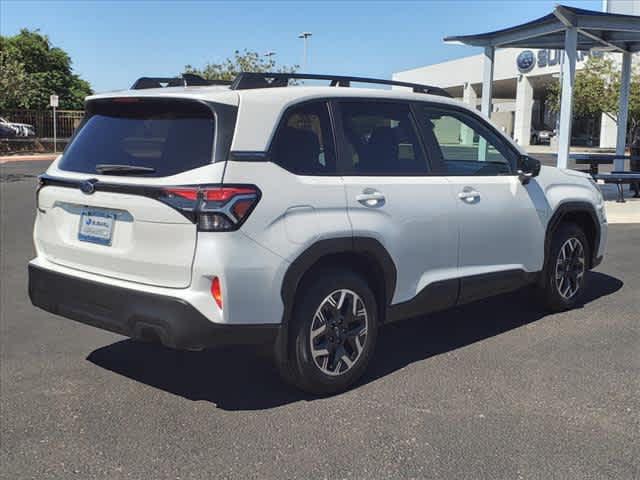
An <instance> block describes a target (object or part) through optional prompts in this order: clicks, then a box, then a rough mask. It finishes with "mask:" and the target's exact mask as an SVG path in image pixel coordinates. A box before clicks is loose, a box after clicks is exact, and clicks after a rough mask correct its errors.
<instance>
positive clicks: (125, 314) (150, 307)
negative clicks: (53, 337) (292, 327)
mask: <svg viewBox="0 0 640 480" xmlns="http://www.w3.org/2000/svg"><path fill="white" fill-rule="evenodd" d="M29 297H30V298H31V303H33V304H34V305H35V306H37V307H40V308H42V309H43V310H46V311H48V312H51V313H54V314H56V315H60V316H63V317H67V318H70V319H72V320H76V321H78V322H81V323H85V324H87V325H92V326H94V327H98V328H102V329H104V330H109V331H111V332H115V333H119V334H121V335H125V336H128V337H133V338H142V339H151V340H158V341H160V342H161V343H162V344H164V345H166V346H168V347H172V348H177V349H185V350H201V349H203V348H206V347H210V346H215V345H229V344H263V343H271V342H274V341H275V339H276V337H277V335H278V331H279V325H222V324H217V323H213V322H211V321H210V320H208V319H207V318H206V317H205V316H204V315H202V314H201V313H200V312H199V311H198V310H196V309H195V308H194V307H193V306H192V305H190V304H189V303H187V302H185V301H184V300H182V299H179V298H174V297H169V296H164V295H156V294H152V293H146V292H140V291H137V290H131V289H128V288H121V287H115V286H112V285H106V284H102V283H98V282H93V281H89V280H84V279H80V278H77V277H72V276H69V275H64V274H61V273H58V272H54V271H51V270H47V269H43V268H40V267H36V266H34V265H29Z"/></svg>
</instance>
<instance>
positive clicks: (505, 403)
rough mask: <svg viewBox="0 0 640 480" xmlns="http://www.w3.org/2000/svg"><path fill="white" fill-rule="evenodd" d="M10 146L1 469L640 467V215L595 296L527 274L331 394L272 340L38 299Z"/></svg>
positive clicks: (29, 185)
mask: <svg viewBox="0 0 640 480" xmlns="http://www.w3.org/2000/svg"><path fill="white" fill-rule="evenodd" d="M45 166H46V164H45V163H43V162H33V163H28V162H24V163H10V164H5V165H1V166H0V175H1V177H0V182H1V183H0V204H1V225H2V231H1V236H0V243H1V249H2V251H1V254H2V255H1V257H2V258H1V270H2V275H1V282H2V286H1V297H0V301H1V310H0V314H1V315H0V316H1V319H0V400H1V410H0V421H1V425H0V426H1V428H0V477H1V478H3V479H7V480H9V479H11V480H17V479H30V478H37V479H69V478H80V479H94V478H96V479H119V478H134V479H138V478H140V479H165V478H166V479H190V478H217V477H220V478H242V479H247V478H301V479H307V478H325V477H326V478H354V479H355V478H357V479H360V478H362V479H371V478H443V479H462V478H491V479H520V478H522V479H556V478H557V479H601V478H617V479H633V478H640V250H639V247H640V224H636V225H613V226H611V227H610V231H609V235H610V237H609V248H608V252H607V256H606V258H605V261H604V263H603V264H602V265H601V266H600V267H598V268H597V269H596V271H595V272H591V273H590V274H589V277H588V280H589V288H588V291H587V292H586V295H585V303H584V305H583V306H582V307H581V308H579V309H577V310H574V311H571V312H566V313H562V314H555V315H546V314H545V313H544V312H542V311H540V310H539V309H538V308H536V306H535V302H534V301H533V298H532V296H531V294H530V292H528V291H520V292H515V293H512V294H508V295H502V296H499V297H495V298H493V299H488V300H484V301H481V302H477V303H474V304H471V305H467V306H464V307H461V308H458V309H455V310H452V311H449V312H444V313H440V314H436V315H431V316H430V317H428V318H418V319H414V320H409V321H405V322H401V323H398V324H395V325H392V326H390V327H387V328H385V329H383V330H382V331H381V336H380V340H379V347H378V349H377V352H376V358H375V360H374V362H373V364H372V365H371V367H370V369H369V373H368V374H367V376H366V377H365V378H364V379H363V380H362V381H361V382H360V384H359V385H358V386H357V387H356V388H355V389H353V390H352V391H350V392H347V393H345V394H342V395H338V396H336V397H332V398H324V399H314V398H312V397H308V396H306V395H303V394H300V393H299V392H297V391H296V390H293V389H291V388H289V387H287V386H285V385H283V384H282V383H281V381H280V380H279V378H278V375H277V372H276V370H275V368H274V367H273V366H272V364H271V361H270V358H269V355H268V352H266V351H259V352H256V351H254V350H251V349H247V348H224V349H218V350H211V351H206V352H189V353H186V352H175V351H171V350H168V349H164V348H162V347H157V346H152V345H145V344H139V343H135V342H132V341H130V340H126V339H124V338H123V337H120V336H118V335H115V334H111V333H107V332H104V331H101V330H97V329H94V328H91V327H89V326H85V325H81V324H78V323H75V322H73V321H71V320H66V319H63V318H59V317H56V316H53V315H50V314H48V313H45V312H42V311H39V310H37V309H35V308H33V307H32V306H31V305H30V303H29V300H28V298H27V291H26V264H27V262H28V260H29V259H30V258H31V257H32V256H33V247H32V242H31V229H32V221H33V211H34V190H35V184H36V178H35V176H36V175H37V174H38V173H40V172H41V171H43V169H44V168H45Z"/></svg>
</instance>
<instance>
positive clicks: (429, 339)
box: [87, 272, 623, 410]
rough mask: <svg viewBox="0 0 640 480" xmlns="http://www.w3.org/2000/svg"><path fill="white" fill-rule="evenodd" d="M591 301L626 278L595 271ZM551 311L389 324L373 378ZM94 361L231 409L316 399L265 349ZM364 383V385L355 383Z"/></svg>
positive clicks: (473, 310) (500, 300)
mask: <svg viewBox="0 0 640 480" xmlns="http://www.w3.org/2000/svg"><path fill="white" fill-rule="evenodd" d="M588 275H589V278H588V284H587V285H588V287H587V290H586V291H585V292H584V295H583V304H587V303H589V302H592V301H594V300H596V299H598V298H600V297H603V296H606V295H610V294H612V293H614V292H616V291H617V290H619V289H620V288H621V287H622V285H623V283H622V281H620V280H618V279H616V278H614V277H611V276H609V275H605V274H603V273H598V272H589V273H588ZM545 315H546V313H545V312H544V311H543V310H542V309H541V308H540V307H539V306H536V301H535V297H533V295H532V292H531V291H529V290H527V289H524V290H520V291H517V292H513V293H509V294H505V295H500V296H497V297H493V298H489V299H485V300H482V301H478V302H474V303H472V304H468V305H464V306H460V307H457V308H455V309H452V310H448V311H445V312H441V313H437V314H432V315H429V317H422V318H414V319H411V320H405V321H401V322H398V323H395V324H392V325H389V326H385V327H384V328H383V329H382V330H381V332H380V335H379V337H378V346H377V349H376V352H375V355H374V359H373V361H372V363H371V364H370V366H369V369H368V372H367V373H366V374H365V376H364V378H363V379H362V380H360V382H359V384H360V385H362V384H365V383H369V382H371V381H374V380H376V379H378V378H380V377H382V376H385V375H387V374H389V373H391V372H394V371H396V370H398V369H400V368H403V367H404V366H406V365H408V364H410V363H413V362H416V361H420V360H424V359H427V358H429V357H432V356H434V355H438V354H441V353H446V352H448V351H451V350H455V349H457V348H460V347H463V346H466V345H469V344H472V343H474V342H477V341H480V340H483V339H485V338H488V337H492V336H495V335H499V334H501V333H504V332H507V331H509V330H512V329H514V328H518V327H521V326H523V325H526V324H529V323H531V322H535V321H537V320H539V319H541V318H543V317H544V316H545ZM87 360H89V361H90V362H92V363H94V364H95V365H98V366H100V367H102V368H105V369H107V370H111V371H113V372H115V373H118V374H121V375H124V376H126V377H128V378H131V379H133V380H136V381H139V382H142V383H145V384H147V385H151V386H153V387H156V388H160V389H162V390H165V391H167V392H171V393H173V394H175V395H180V396H182V397H185V398H188V399H190V400H206V401H209V402H212V403H214V404H215V405H217V406H218V408H222V409H224V410H258V409H268V408H272V407H277V406H280V405H284V404H288V403H291V402H295V401H299V400H313V398H314V397H312V396H310V395H306V394H304V393H301V392H299V391H297V390H296V389H294V388H292V387H289V386H287V385H286V384H284V383H283V382H282V380H281V379H280V377H279V375H278V372H277V370H276V368H275V366H274V364H273V361H272V357H271V351H270V349H269V348H267V347H264V348H260V349H257V350H256V348H255V347H250V346H248V347H245V346H236V347H224V348H215V349H210V350H206V351H202V352H181V351H175V350H171V349H168V348H164V347H162V346H159V345H154V344H145V343H139V342H136V341H132V340H123V341H120V342H116V343H113V344H111V345H108V346H106V347H102V348H99V349H97V350H94V351H93V352H92V353H91V354H90V355H89V356H88V357H87ZM355 388H357V386H356V387H355Z"/></svg>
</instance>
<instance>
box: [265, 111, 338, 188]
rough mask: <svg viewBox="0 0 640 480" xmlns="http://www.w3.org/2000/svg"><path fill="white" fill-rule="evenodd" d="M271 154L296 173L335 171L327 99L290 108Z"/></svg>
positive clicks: (277, 161) (326, 172) (284, 166)
mask: <svg viewBox="0 0 640 480" xmlns="http://www.w3.org/2000/svg"><path fill="white" fill-rule="evenodd" d="M271 157H272V160H273V162H275V163H276V164H278V165H280V166H281V167H282V168H284V169H286V170H288V171H290V172H292V173H295V174H298V175H331V174H334V173H335V171H336V160H335V148H334V146H333V135H332V132H331V122H330V120H329V110H328V107H327V105H326V103H324V102H316V103H307V104H304V105H300V106H299V107H295V108H294V109H292V110H289V111H288V112H287V114H286V115H285V118H284V120H283V122H282V124H281V125H280V127H279V128H278V131H277V133H276V138H275V140H274V142H273V146H272V152H271Z"/></svg>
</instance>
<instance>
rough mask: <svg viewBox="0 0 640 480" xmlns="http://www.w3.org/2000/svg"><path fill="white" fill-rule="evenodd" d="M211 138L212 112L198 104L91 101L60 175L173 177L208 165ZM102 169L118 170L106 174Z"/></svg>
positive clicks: (62, 162) (64, 158) (126, 99)
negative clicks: (105, 167)
mask: <svg viewBox="0 0 640 480" xmlns="http://www.w3.org/2000/svg"><path fill="white" fill-rule="evenodd" d="M214 132H215V120H214V116H213V113H212V111H211V110H210V109H209V108H208V107H207V106H205V105H202V104H200V103H198V102H193V101H183V100H155V99H154V100H143V99H137V98H122V99H113V100H107V101H104V100H101V101H95V102H92V103H90V104H89V105H88V107H87V115H86V117H85V120H84V121H83V124H82V126H81V127H80V130H79V131H78V132H77V133H76V135H75V137H74V139H73V141H72V142H71V144H70V145H69V147H67V149H66V150H65V152H64V155H63V157H62V159H61V161H60V169H62V170H68V171H72V172H82V173H93V174H98V173H100V174H105V175H116V174H120V175H121V174H123V173H124V174H131V175H135V176H145V177H164V176H168V175H174V174H177V173H180V172H184V171H187V170H191V169H193V168H197V167H201V166H203V165H206V164H208V163H211V162H212V151H213V141H214ZM104 165H115V166H118V167H119V170H117V171H116V170H115V169H111V170H105V169H104V168H102V167H103V166H104ZM124 167H131V168H128V169H127V168H124Z"/></svg>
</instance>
